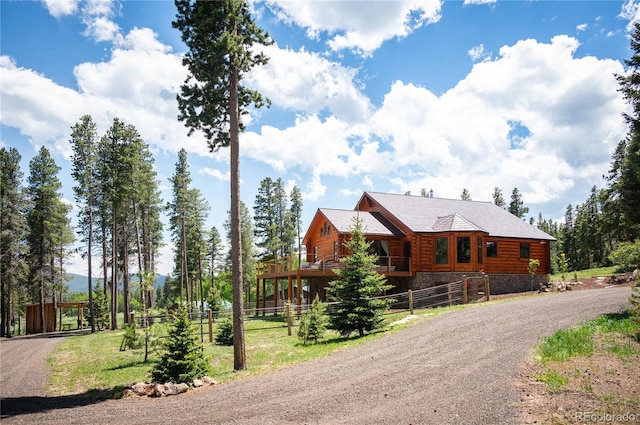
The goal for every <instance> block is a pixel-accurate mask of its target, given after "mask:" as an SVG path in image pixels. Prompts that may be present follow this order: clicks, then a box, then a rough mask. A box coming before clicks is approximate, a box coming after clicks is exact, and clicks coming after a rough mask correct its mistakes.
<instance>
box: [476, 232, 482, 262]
mask: <svg viewBox="0 0 640 425" xmlns="http://www.w3.org/2000/svg"><path fill="white" fill-rule="evenodd" d="M476 242H477V244H476V245H477V248H476V249H477V250H478V264H482V238H478V239H477V240H476Z"/></svg>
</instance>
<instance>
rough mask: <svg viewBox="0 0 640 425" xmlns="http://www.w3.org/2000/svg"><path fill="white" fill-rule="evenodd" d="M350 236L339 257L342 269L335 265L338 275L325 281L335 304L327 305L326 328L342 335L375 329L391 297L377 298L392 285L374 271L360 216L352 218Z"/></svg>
mask: <svg viewBox="0 0 640 425" xmlns="http://www.w3.org/2000/svg"><path fill="white" fill-rule="evenodd" d="M350 233H351V238H350V239H349V240H348V241H346V242H345V247H346V248H347V251H348V252H349V254H348V255H347V256H346V257H344V258H342V259H341V260H340V261H341V262H342V263H343V264H344V266H345V267H344V268H343V269H336V270H335V273H336V274H337V275H338V279H337V280H334V281H332V282H330V283H329V287H328V288H327V291H328V293H329V297H330V299H331V300H332V301H336V302H337V303H338V304H337V305H335V306H332V308H331V309H329V318H330V319H329V320H330V328H331V329H334V330H336V331H338V332H339V333H340V335H342V336H349V335H351V333H353V332H356V331H357V332H358V335H359V336H363V335H364V333H365V332H370V331H372V330H375V329H379V328H381V327H382V326H383V322H384V316H383V315H384V313H385V311H386V310H387V309H388V308H389V304H390V303H391V300H388V299H380V298H377V297H378V296H380V295H382V294H383V293H384V291H386V290H387V289H390V288H391V287H392V286H391V285H388V284H387V278H386V276H384V275H383V274H380V273H378V272H377V271H376V263H377V260H378V256H377V255H375V254H370V253H369V247H370V246H371V242H368V241H367V240H366V239H365V235H364V229H363V224H362V219H360V218H356V219H354V222H353V225H352V227H351V231H350Z"/></svg>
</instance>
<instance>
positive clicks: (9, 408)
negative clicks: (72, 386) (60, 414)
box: [0, 387, 124, 419]
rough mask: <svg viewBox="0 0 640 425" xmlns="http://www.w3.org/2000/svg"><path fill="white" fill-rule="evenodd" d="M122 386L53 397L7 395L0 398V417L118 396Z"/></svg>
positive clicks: (43, 410)
mask: <svg viewBox="0 0 640 425" xmlns="http://www.w3.org/2000/svg"><path fill="white" fill-rule="evenodd" d="M123 391H124V388H119V387H118V388H112V389H109V390H90V391H87V392H86V393H83V394H74V395H65V396H57V397H56V396H53V397H37V396H36V397H8V398H2V399H0V419H7V418H11V417H13V416H19V415H26V414H31V413H43V412H50V411H53V410H58V409H72V408H74V407H82V406H88V405H91V404H97V403H101V402H104V401H106V400H110V399H115V398H119V397H120V395H121V394H122V392H123Z"/></svg>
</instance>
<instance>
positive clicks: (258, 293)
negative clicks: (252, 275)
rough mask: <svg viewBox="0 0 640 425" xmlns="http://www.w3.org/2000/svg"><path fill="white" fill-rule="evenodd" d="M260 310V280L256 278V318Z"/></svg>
mask: <svg viewBox="0 0 640 425" xmlns="http://www.w3.org/2000/svg"><path fill="white" fill-rule="evenodd" d="M259 308H260V278H259V277H256V316H257V315H258V309H259Z"/></svg>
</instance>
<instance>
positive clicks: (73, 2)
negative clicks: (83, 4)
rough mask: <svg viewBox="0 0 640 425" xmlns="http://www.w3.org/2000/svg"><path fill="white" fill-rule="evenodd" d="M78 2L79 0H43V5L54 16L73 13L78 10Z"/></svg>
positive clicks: (58, 16)
mask: <svg viewBox="0 0 640 425" xmlns="http://www.w3.org/2000/svg"><path fill="white" fill-rule="evenodd" d="M79 2H80V0H43V3H44V5H45V7H46V8H47V10H48V11H49V13H50V14H51V16H53V17H54V18H60V17H62V16H66V15H73V14H74V13H76V12H77V11H78V3H79Z"/></svg>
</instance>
